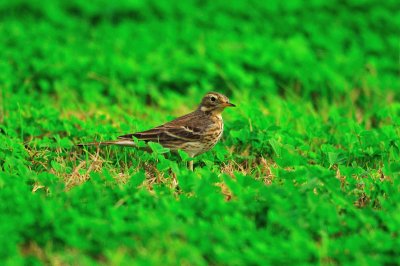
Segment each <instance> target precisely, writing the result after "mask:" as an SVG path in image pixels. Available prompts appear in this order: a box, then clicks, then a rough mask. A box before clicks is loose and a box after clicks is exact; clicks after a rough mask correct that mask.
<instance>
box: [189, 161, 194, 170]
mask: <svg viewBox="0 0 400 266" xmlns="http://www.w3.org/2000/svg"><path fill="white" fill-rule="evenodd" d="M188 168H189V170H190V171H192V172H193V160H190V161H189V162H188Z"/></svg>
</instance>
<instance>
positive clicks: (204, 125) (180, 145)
mask: <svg viewBox="0 0 400 266" xmlns="http://www.w3.org/2000/svg"><path fill="white" fill-rule="evenodd" d="M235 106H236V105H234V104H233V103H231V102H230V100H229V98H228V97H227V96H225V95H223V94H221V93H218V92H208V93H206V94H205V95H204V97H203V98H202V100H201V103H200V104H199V105H198V107H197V109H196V110H194V111H193V112H191V113H189V114H186V115H183V116H181V117H178V118H176V119H174V120H172V121H170V122H167V123H165V124H162V125H160V126H157V127H154V128H151V129H148V130H145V131H141V132H136V133H131V134H126V135H122V136H119V137H118V139H117V140H109V141H102V142H90V143H81V144H78V146H93V145H96V146H99V145H120V146H131V147H135V146H136V142H135V140H134V138H136V139H138V140H142V141H145V142H149V141H151V142H157V143H159V144H161V145H162V146H163V147H164V148H168V149H170V151H178V150H182V151H185V152H186V153H187V154H188V155H189V157H191V158H194V157H196V156H198V155H200V154H202V153H204V152H206V151H209V150H210V149H212V148H213V147H214V146H215V144H217V142H218V141H219V140H220V139H221V137H222V133H223V131H224V122H223V120H222V115H221V114H222V112H223V111H224V109H225V108H227V107H235ZM188 166H189V169H190V170H191V171H193V160H190V161H189V165H188Z"/></svg>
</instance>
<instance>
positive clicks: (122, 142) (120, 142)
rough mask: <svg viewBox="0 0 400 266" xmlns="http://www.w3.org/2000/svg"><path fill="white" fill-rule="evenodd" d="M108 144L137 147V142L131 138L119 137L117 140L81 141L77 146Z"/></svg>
mask: <svg viewBox="0 0 400 266" xmlns="http://www.w3.org/2000/svg"><path fill="white" fill-rule="evenodd" d="M107 145H119V146H130V147H136V143H135V142H134V141H133V140H130V139H117V140H109V141H101V142H88V143H79V144H78V145H77V146H79V147H84V146H107Z"/></svg>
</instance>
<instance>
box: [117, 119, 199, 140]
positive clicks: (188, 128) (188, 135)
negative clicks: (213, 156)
mask: <svg viewBox="0 0 400 266" xmlns="http://www.w3.org/2000/svg"><path fill="white" fill-rule="evenodd" d="M194 118H195V117H194V116H193V114H192V113H191V114H188V115H185V116H182V117H179V118H177V119H175V120H173V121H171V122H168V123H166V124H164V125H161V126H158V127H155V128H152V129H149V130H146V131H142V132H137V133H133V134H127V135H123V136H120V137H118V138H120V139H132V137H136V138H138V139H139V140H144V141H154V142H159V143H161V144H163V143H164V144H166V143H168V142H175V141H198V140H200V138H201V133H202V129H201V128H200V127H198V125H197V123H198V121H195V120H194Z"/></svg>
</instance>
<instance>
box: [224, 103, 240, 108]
mask: <svg viewBox="0 0 400 266" xmlns="http://www.w3.org/2000/svg"><path fill="white" fill-rule="evenodd" d="M221 105H222V107H235V106H236V105H234V104H233V103H222V104H221Z"/></svg>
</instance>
